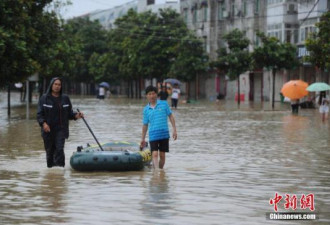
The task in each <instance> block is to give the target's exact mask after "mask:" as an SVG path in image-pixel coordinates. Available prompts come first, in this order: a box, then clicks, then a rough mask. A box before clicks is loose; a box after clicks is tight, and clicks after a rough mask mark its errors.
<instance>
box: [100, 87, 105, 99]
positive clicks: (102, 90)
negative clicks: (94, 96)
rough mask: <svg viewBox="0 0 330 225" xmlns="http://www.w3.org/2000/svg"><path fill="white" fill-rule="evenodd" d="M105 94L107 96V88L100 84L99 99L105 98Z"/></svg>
mask: <svg viewBox="0 0 330 225" xmlns="http://www.w3.org/2000/svg"><path fill="white" fill-rule="evenodd" d="M104 96H105V88H104V87H102V86H100V87H99V95H98V98H99V99H104Z"/></svg>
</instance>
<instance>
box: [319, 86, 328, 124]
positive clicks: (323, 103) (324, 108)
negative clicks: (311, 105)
mask: <svg viewBox="0 0 330 225" xmlns="http://www.w3.org/2000/svg"><path fill="white" fill-rule="evenodd" d="M318 103H319V106H320V108H319V111H320V113H321V118H322V121H325V120H326V119H327V118H328V113H329V99H328V98H327V96H326V94H325V91H321V92H320V96H319V99H318Z"/></svg>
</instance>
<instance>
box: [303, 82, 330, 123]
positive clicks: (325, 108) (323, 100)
mask: <svg viewBox="0 0 330 225" xmlns="http://www.w3.org/2000/svg"><path fill="white" fill-rule="evenodd" d="M306 90H307V91H314V92H316V91H319V92H320V96H319V97H318V101H317V103H318V104H319V106H320V108H319V112H320V113H321V118H322V121H325V120H326V119H327V118H328V113H329V99H328V98H327V97H326V93H325V92H326V91H328V90H330V85H328V84H327V83H324V82H315V83H313V84H310V85H309V86H308V87H307V89H306Z"/></svg>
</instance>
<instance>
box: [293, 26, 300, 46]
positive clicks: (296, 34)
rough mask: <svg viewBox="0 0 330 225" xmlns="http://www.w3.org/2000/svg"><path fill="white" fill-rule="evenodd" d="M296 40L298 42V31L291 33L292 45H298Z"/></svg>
mask: <svg viewBox="0 0 330 225" xmlns="http://www.w3.org/2000/svg"><path fill="white" fill-rule="evenodd" d="M298 40H299V30H297V29H296V30H294V31H293V41H294V43H298Z"/></svg>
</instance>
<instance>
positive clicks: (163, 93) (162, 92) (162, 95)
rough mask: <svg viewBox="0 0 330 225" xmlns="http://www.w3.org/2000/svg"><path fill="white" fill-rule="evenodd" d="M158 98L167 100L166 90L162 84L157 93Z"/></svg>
mask: <svg viewBox="0 0 330 225" xmlns="http://www.w3.org/2000/svg"><path fill="white" fill-rule="evenodd" d="M158 97H159V100H167V98H168V93H167V90H166V86H165V85H163V86H162V89H161V91H160V92H159V93H158Z"/></svg>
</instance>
